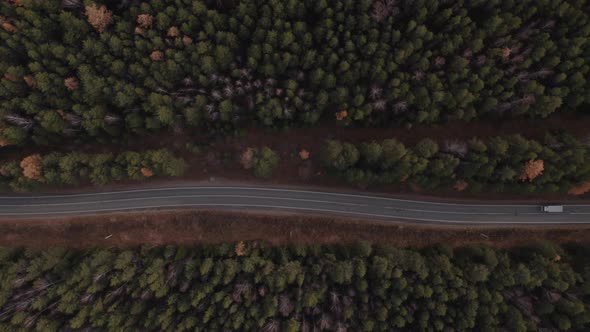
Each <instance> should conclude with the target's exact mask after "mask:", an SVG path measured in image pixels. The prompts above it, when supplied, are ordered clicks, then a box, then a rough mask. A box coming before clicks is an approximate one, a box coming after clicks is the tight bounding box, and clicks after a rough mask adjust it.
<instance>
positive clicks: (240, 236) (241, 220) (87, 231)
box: [0, 210, 590, 248]
mask: <svg viewBox="0 0 590 332" xmlns="http://www.w3.org/2000/svg"><path fill="white" fill-rule="evenodd" d="M254 240H264V241H267V242H269V243H272V244H334V243H338V244H343V243H352V242H358V241H369V242H373V243H381V244H392V245H396V246H401V247H425V246H431V245H434V244H437V243H444V244H446V245H449V246H463V245H466V244H470V243H486V244H488V245H491V246H495V247H513V246H522V245H526V244H530V243H531V242H537V241H552V242H555V243H559V244H565V243H577V244H588V243H590V225H584V226H566V225H564V226H547V227H545V226H531V227H526V226H525V227H518V228H517V227H476V226H469V227H465V226H422V225H408V224H403V223H399V224H396V223H384V222H375V221H367V220H358V219H349V218H338V219H337V218H331V217H323V216H304V215H291V214H278V215H268V214H261V213H260V214H254V213H239V214H237V213H231V212H211V211H189V210H183V211H175V212H165V211H160V212H145V213H134V214H131V213H129V214H123V213H120V214H110V215H101V216H90V217H72V218H61V219H47V220H44V221H40V220H18V221H12V222H10V221H2V222H0V246H25V247H33V248H45V247H48V246H60V247H71V248H89V247H97V246H98V247H110V246H136V245H143V244H149V245H164V244H176V245H195V244H201V243H220V242H235V241H254Z"/></svg>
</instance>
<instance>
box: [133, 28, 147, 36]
mask: <svg viewBox="0 0 590 332" xmlns="http://www.w3.org/2000/svg"><path fill="white" fill-rule="evenodd" d="M135 34H136V35H140V36H145V30H144V29H142V28H140V27H135Z"/></svg>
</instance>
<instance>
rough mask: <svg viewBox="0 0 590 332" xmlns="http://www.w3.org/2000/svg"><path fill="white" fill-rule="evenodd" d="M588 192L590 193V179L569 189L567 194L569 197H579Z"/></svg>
mask: <svg viewBox="0 0 590 332" xmlns="http://www.w3.org/2000/svg"><path fill="white" fill-rule="evenodd" d="M589 191H590V179H589V180H586V181H584V182H582V183H580V184H579V185H577V186H575V187H573V188H571V189H570V190H569V191H568V192H567V193H568V194H570V195H575V196H579V195H583V194H585V193H587V192H589Z"/></svg>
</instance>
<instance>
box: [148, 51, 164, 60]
mask: <svg viewBox="0 0 590 332" xmlns="http://www.w3.org/2000/svg"><path fill="white" fill-rule="evenodd" d="M150 59H152V60H153V61H162V60H164V53H162V51H153V52H152V54H150Z"/></svg>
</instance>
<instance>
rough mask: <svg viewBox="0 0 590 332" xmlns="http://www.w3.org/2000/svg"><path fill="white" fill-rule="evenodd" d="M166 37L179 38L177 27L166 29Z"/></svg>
mask: <svg viewBox="0 0 590 332" xmlns="http://www.w3.org/2000/svg"><path fill="white" fill-rule="evenodd" d="M166 35H167V36H168V37H178V36H180V31H178V28H177V27H170V29H168V33H166Z"/></svg>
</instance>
